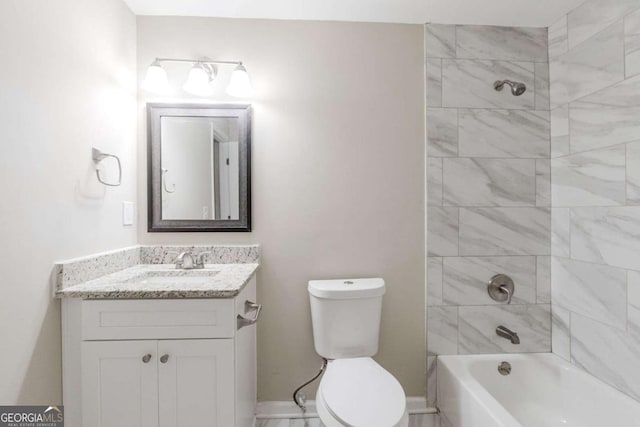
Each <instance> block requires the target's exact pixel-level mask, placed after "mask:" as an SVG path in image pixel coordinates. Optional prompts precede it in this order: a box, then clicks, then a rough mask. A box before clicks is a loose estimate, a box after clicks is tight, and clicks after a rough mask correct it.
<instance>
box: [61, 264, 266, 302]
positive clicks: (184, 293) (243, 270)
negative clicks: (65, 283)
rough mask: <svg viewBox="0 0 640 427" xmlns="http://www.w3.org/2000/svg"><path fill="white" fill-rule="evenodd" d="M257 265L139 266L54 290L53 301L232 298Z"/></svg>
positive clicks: (251, 275)
mask: <svg viewBox="0 0 640 427" xmlns="http://www.w3.org/2000/svg"><path fill="white" fill-rule="evenodd" d="M258 265H259V264H257V263H244V264H207V265H205V268H204V269H193V270H181V269H176V268H175V266H174V265H173V264H139V265H135V266H133V267H129V268H126V269H124V270H120V271H117V272H115V273H111V274H107V275H104V276H101V277H98V278H96V279H93V280H87V281H85V282H81V283H78V284H75V285H73V286H69V287H65V288H64V289H58V290H57V291H56V293H55V294H56V297H57V298H71V297H73V298H85V299H100V298H104V299H127V298H129V299H144V298H233V297H235V296H236V295H238V294H239V293H240V291H242V289H243V288H244V286H245V285H246V284H247V283H248V282H249V280H250V279H251V278H252V277H253V275H254V274H255V272H256V270H257V269H258Z"/></svg>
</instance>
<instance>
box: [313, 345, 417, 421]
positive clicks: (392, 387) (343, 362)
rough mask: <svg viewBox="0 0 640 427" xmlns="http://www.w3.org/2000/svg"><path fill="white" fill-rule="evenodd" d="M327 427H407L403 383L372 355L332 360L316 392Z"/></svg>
mask: <svg viewBox="0 0 640 427" xmlns="http://www.w3.org/2000/svg"><path fill="white" fill-rule="evenodd" d="M316 408H317V411H318V416H319V417H320V420H321V421H322V423H323V424H324V425H325V426H326V427H344V426H354V427H407V426H408V425H409V416H408V413H407V409H406V398H405V394H404V391H403V390H402V386H401V385H400V383H399V382H398V380H396V379H395V378H394V377H393V375H391V374H390V373H389V372H387V371H386V370H385V369H384V368H383V367H382V366H380V365H378V364H377V363H376V362H375V361H374V360H373V359H371V358H369V357H359V358H353V359H339V360H332V361H329V363H328V364H327V370H326V372H325V374H324V376H323V378H322V380H321V381H320V386H319V387H318V392H317V394H316Z"/></svg>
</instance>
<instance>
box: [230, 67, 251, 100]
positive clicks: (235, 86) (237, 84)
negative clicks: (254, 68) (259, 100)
mask: <svg viewBox="0 0 640 427" xmlns="http://www.w3.org/2000/svg"><path fill="white" fill-rule="evenodd" d="M227 94H229V95H231V96H235V97H236V98H248V97H250V96H251V95H252V94H253V87H252V86H251V80H250V79H249V73H247V69H246V68H244V65H242V64H238V66H237V67H236V69H235V70H233V73H231V80H230V81H229V86H227Z"/></svg>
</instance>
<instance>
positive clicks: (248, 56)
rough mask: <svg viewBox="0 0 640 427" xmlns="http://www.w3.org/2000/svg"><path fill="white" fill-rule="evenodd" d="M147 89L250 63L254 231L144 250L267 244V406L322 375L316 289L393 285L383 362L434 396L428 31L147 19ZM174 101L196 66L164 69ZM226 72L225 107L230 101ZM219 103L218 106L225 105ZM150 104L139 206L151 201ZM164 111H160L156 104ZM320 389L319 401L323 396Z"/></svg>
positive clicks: (143, 236)
mask: <svg viewBox="0 0 640 427" xmlns="http://www.w3.org/2000/svg"><path fill="white" fill-rule="evenodd" d="M137 22H138V64H139V67H140V70H139V71H140V73H139V76H138V78H139V80H142V78H143V77H144V72H145V69H146V67H147V66H148V65H149V64H150V63H151V62H152V60H153V58H154V57H156V56H161V57H178V58H181V57H187V58H199V57H202V56H208V57H210V58H214V59H230V60H242V61H244V64H245V66H246V67H247V69H248V71H249V73H250V75H251V77H252V81H253V85H254V87H255V90H256V94H255V96H254V97H253V99H252V100H251V102H252V104H253V139H252V162H253V165H252V179H253V189H252V190H253V232H252V233H175V234H171V233H169V234H167V233H161V234H149V233H146V232H145V231H144V230H146V224H145V221H146V220H145V218H146V215H145V212H144V207H143V206H142V204H141V206H140V208H141V211H142V214H141V215H140V219H141V223H140V242H141V243H162V242H167V243H189V244H193V243H254V242H255V243H260V244H261V245H262V255H263V257H262V267H261V268H260V270H259V273H258V297H259V299H260V302H261V303H263V304H264V311H263V315H262V318H261V319H260V323H259V324H258V361H259V362H258V363H259V366H258V372H259V378H258V382H259V400H262V401H264V400H289V399H291V393H292V392H293V390H294V389H295V388H296V387H297V386H298V385H300V384H302V383H303V382H304V381H306V380H307V379H308V378H310V377H311V376H313V374H314V373H315V372H317V370H318V367H319V366H320V358H319V357H318V355H316V353H315V350H314V348H313V340H312V332H311V318H310V312H309V297H308V294H307V281H308V280H310V279H323V278H340V277H372V276H379V277H383V278H384V279H385V280H386V282H387V286H388V291H387V294H386V295H385V297H384V298H385V299H384V305H383V318H382V331H381V342H380V352H379V354H378V355H377V356H376V359H377V360H378V361H379V362H380V363H381V364H382V365H383V366H384V367H385V368H387V369H388V370H389V371H390V372H391V373H392V374H394V375H395V376H396V377H397V378H398V379H399V380H400V382H401V383H402V385H403V386H404V388H405V391H406V392H407V394H408V395H411V396H420V395H424V392H425V371H426V346H425V324H424V318H425V302H424V301H425V296H424V293H425V286H424V283H425V257H424V236H425V231H424V228H425V225H424V198H425V190H424V187H425V180H424V174H425V166H424V164H425V160H424V159H425V155H424V65H423V64H424V58H423V51H424V48H423V27H422V26H421V25H392V24H366V23H331V22H304V21H296V22H292V21H291V22H290V21H265V20H245V19H209V18H167V17H138V20H137ZM167 69H168V72H169V78H170V80H172V83H173V85H174V86H175V87H176V88H178V89H177V90H176V92H174V93H172V94H171V99H172V100H191V101H193V100H195V98H193V97H191V96H189V95H188V94H186V93H184V92H182V91H181V90H180V89H179V88H180V87H181V85H182V83H183V81H182V80H183V79H184V78H186V75H187V72H188V66H187V67H184V66H183V67H182V68H180V66H172V67H169V66H168V67H167ZM226 78H228V73H227V70H226V69H222V67H221V69H220V75H219V79H220V80H219V86H218V88H219V92H217V94H216V96H215V99H216V100H221V101H227V100H230V99H228V98H227V97H226V96H225V95H224V94H223V92H224V85H225V83H226V80H225V79H226ZM218 94H219V95H218ZM149 99H152V98H151V96H150V95H149V94H147V93H144V92H140V93H139V112H140V116H139V130H140V135H139V153H140V155H139V163H138V166H139V200H140V201H144V200H146V175H145V170H146V165H145V158H146V152H145V144H146V135H145V129H146V128H145V118H144V103H145V102H147V101H148V100H149ZM153 100H155V101H158V100H160V99H158V98H155V97H153ZM314 393H315V392H314V391H313V389H309V390H308V396H309V397H310V398H311V397H313V396H314Z"/></svg>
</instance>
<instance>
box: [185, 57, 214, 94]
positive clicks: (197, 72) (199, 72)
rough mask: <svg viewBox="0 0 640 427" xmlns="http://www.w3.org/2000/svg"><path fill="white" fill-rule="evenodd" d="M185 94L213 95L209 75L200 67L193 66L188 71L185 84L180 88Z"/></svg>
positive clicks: (197, 65)
mask: <svg viewBox="0 0 640 427" xmlns="http://www.w3.org/2000/svg"><path fill="white" fill-rule="evenodd" d="M182 88H183V89H184V90H185V92H189V93H190V94H192V95H197V96H210V95H212V94H213V88H212V87H211V74H210V73H209V72H208V71H207V70H206V69H205V68H204V67H203V66H202V64H195V65H194V66H193V68H191V70H190V71H189V77H188V78H187V82H186V83H185V84H184V86H182Z"/></svg>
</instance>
